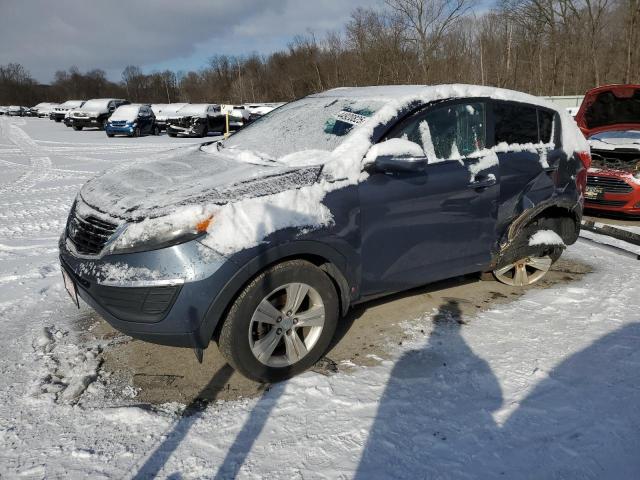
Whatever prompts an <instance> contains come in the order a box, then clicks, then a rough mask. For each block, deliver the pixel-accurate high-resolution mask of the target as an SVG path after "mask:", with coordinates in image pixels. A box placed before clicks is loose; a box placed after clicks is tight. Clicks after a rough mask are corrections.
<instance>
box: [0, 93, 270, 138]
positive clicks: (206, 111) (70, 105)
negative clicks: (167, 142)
mask: <svg viewBox="0 0 640 480" xmlns="http://www.w3.org/2000/svg"><path fill="white" fill-rule="evenodd" d="M280 105H282V104H278V103H263V104H253V105H251V106H250V107H247V106H244V105H218V104H209V103H168V104H153V105H150V104H134V105H131V103H130V102H129V101H128V100H124V99H118V98H96V99H91V100H88V101H86V102H85V101H84V100H67V101H66V102H64V103H61V104H56V103H50V102H42V103H39V104H38V105H35V106H34V107H32V108H25V107H21V106H10V107H0V114H6V115H12V116H38V117H41V118H45V117H48V118H49V119H51V120H54V121H55V122H58V123H60V122H64V124H65V125H66V126H67V127H72V128H73V129H74V130H78V131H79V130H83V129H85V128H98V129H100V130H105V132H106V134H107V136H108V137H113V136H115V135H120V134H123V135H128V136H140V135H145V134H159V133H160V132H161V131H163V130H166V131H167V133H168V135H169V136H172V137H177V136H190V137H205V136H207V135H209V134H210V133H217V134H222V133H224V132H226V131H231V130H234V131H235V130H239V129H240V128H243V127H244V126H246V125H248V124H249V123H251V122H252V121H254V120H255V119H257V118H259V117H261V116H263V115H265V114H266V113H268V112H270V111H272V110H274V109H275V108H277V107H279V106H280Z"/></svg>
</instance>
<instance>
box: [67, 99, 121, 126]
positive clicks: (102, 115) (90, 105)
mask: <svg viewBox="0 0 640 480" xmlns="http://www.w3.org/2000/svg"><path fill="white" fill-rule="evenodd" d="M129 103H130V102H129V101H127V100H121V99H117V98H94V99H92V100H87V101H86V102H85V103H84V105H82V107H80V108H76V109H73V110H71V111H70V112H69V120H70V122H71V125H72V126H73V129H74V130H82V129H83V128H85V127H89V128H99V129H101V130H104V128H105V127H106V125H107V120H108V119H109V117H110V116H111V114H112V113H113V112H114V111H115V109H116V108H118V107H119V106H120V105H128V104H129Z"/></svg>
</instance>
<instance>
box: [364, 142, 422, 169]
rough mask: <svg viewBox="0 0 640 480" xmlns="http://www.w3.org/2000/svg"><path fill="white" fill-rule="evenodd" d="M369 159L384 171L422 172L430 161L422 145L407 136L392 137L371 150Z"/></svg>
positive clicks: (368, 155)
mask: <svg viewBox="0 0 640 480" xmlns="http://www.w3.org/2000/svg"><path fill="white" fill-rule="evenodd" d="M366 158H367V160H369V161H372V162H373V164H374V165H375V168H376V169H377V170H379V171H382V172H420V171H423V170H424V169H425V168H426V166H427V163H428V160H427V156H426V155H425V153H424V150H423V149H422V147H421V146H420V145H418V144H417V143H415V142H412V141H410V140H407V139H406V138H391V139H389V140H385V141H384V142H380V143H378V144H376V145H374V146H373V147H371V149H370V150H369V153H367V157H366Z"/></svg>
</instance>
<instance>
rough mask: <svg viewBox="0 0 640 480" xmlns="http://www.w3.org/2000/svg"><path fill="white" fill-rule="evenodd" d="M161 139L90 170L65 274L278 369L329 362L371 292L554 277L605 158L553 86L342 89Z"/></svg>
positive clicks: (237, 357) (83, 292) (139, 332)
mask: <svg viewBox="0 0 640 480" xmlns="http://www.w3.org/2000/svg"><path fill="white" fill-rule="evenodd" d="M163 155H164V157H163V158H161V159H158V160H156V161H153V162H139V163H135V164H132V165H130V166H128V167H127V168H119V169H116V170H112V171H110V172H107V173H105V174H103V175H101V176H99V177H97V178H95V179H93V180H91V181H89V182H88V183H87V184H86V185H85V186H84V187H83V188H82V190H81V191H80V193H79V194H78V196H77V198H76V200H75V202H74V204H73V207H72V209H71V212H70V214H69V218H68V221H67V225H66V228H65V231H64V233H63V235H62V237H61V238H60V260H61V263H62V271H63V277H64V280H65V284H66V286H67V289H68V290H69V292H70V293H71V295H72V298H74V299H75V300H76V302H77V298H78V297H80V298H82V299H83V300H84V301H85V302H86V303H88V304H89V305H90V306H92V307H93V308H94V309H95V310H97V311H98V312H99V313H100V314H101V315H102V316H103V317H104V318H105V319H106V320H107V321H108V322H109V323H110V324H111V325H113V326H114V327H115V328H117V329H118V330H120V331H122V332H125V333H127V334H129V335H131V336H133V337H136V338H140V339H143V340H147V341H150V342H156V343H161V344H166V345H175V346H182V347H191V348H194V349H195V351H196V354H197V355H199V356H200V357H201V355H202V351H203V349H205V348H206V347H207V346H208V345H209V342H210V341H211V340H214V341H216V342H217V344H218V347H219V349H220V351H221V352H222V353H223V354H224V356H225V358H226V359H227V360H228V362H229V363H230V364H231V365H232V366H233V367H234V368H236V369H237V370H238V371H240V372H241V373H242V374H244V375H245V376H247V377H250V378H252V379H257V380H261V381H276V380H280V379H284V378H287V377H290V376H292V375H295V374H296V373H299V372H301V371H303V370H305V369H306V368H308V367H309V366H311V365H312V364H313V363H314V362H316V361H317V360H318V359H319V358H320V357H321V356H322V355H323V353H324V352H325V350H326V349H327V348H328V346H329V343H330V341H331V339H332V336H333V334H334V331H335V328H336V325H337V323H338V322H339V321H340V317H341V316H343V315H345V313H346V312H347V311H348V309H349V307H351V306H352V305H354V304H356V303H360V302H363V301H366V300H368V299H371V298H374V297H379V296H382V295H385V294H389V293H393V292H398V291H402V290H406V289H409V288H412V287H416V286H420V285H424V284H426V283H429V282H433V281H436V280H440V279H444V278H448V277H452V276H457V275H462V274H469V273H472V272H492V273H493V275H494V276H495V277H496V278H497V279H498V280H499V281H502V282H504V283H508V284H511V285H518V286H523V285H528V284H530V283H533V282H535V281H537V280H538V279H540V278H541V277H542V276H544V274H545V273H546V272H547V271H548V270H549V268H550V266H551V264H552V263H553V262H554V261H555V260H557V259H558V258H559V256H560V254H561V253H562V249H563V248H564V247H565V246H566V245H569V244H571V243H573V242H575V240H576V238H577V236H578V232H579V226H580V219H581V216H582V208H583V191H584V188H585V182H586V171H587V168H588V166H589V162H590V157H589V153H588V147H587V146H586V143H585V141H584V138H583V137H582V136H581V134H580V132H579V131H578V129H577V127H576V126H575V124H574V123H573V121H572V120H571V119H570V118H569V117H568V116H567V115H566V114H565V113H564V112H562V111H558V110H556V109H555V108H554V107H553V105H551V104H548V103H546V102H544V101H543V100H540V99H538V98H536V97H533V96H529V95H525V94H521V93H518V92H512V91H508V90H500V89H493V88H486V87H476V86H468V85H441V86H434V87H425V86H394V87H362V88H339V89H334V90H330V91H327V92H324V93H320V94H315V95H310V96H308V97H305V98H303V99H301V100H298V101H295V102H292V103H289V104H286V105H284V106H282V107H280V108H278V109H276V110H274V111H273V112H271V113H269V114H267V115H265V116H264V117H262V118H260V119H259V120H257V121H255V122H254V123H252V124H251V125H249V126H248V127H246V128H245V129H244V130H241V131H239V132H238V133H236V134H234V135H232V136H231V137H229V138H228V139H227V140H225V141H221V142H209V143H205V144H203V145H199V146H196V147H187V148H184V149H179V150H175V151H172V152H169V153H166V154H163Z"/></svg>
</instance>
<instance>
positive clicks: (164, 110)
mask: <svg viewBox="0 0 640 480" xmlns="http://www.w3.org/2000/svg"><path fill="white" fill-rule="evenodd" d="M186 105H188V103H168V104H165V105H162V106H161V107H160V109H159V111H158V112H156V107H154V106H153V105H152V106H151V108H152V109H153V113H155V114H156V115H158V114H162V115H168V114H171V113H176V112H177V111H178V110H180V109H181V108H182V107H184V106H186Z"/></svg>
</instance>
